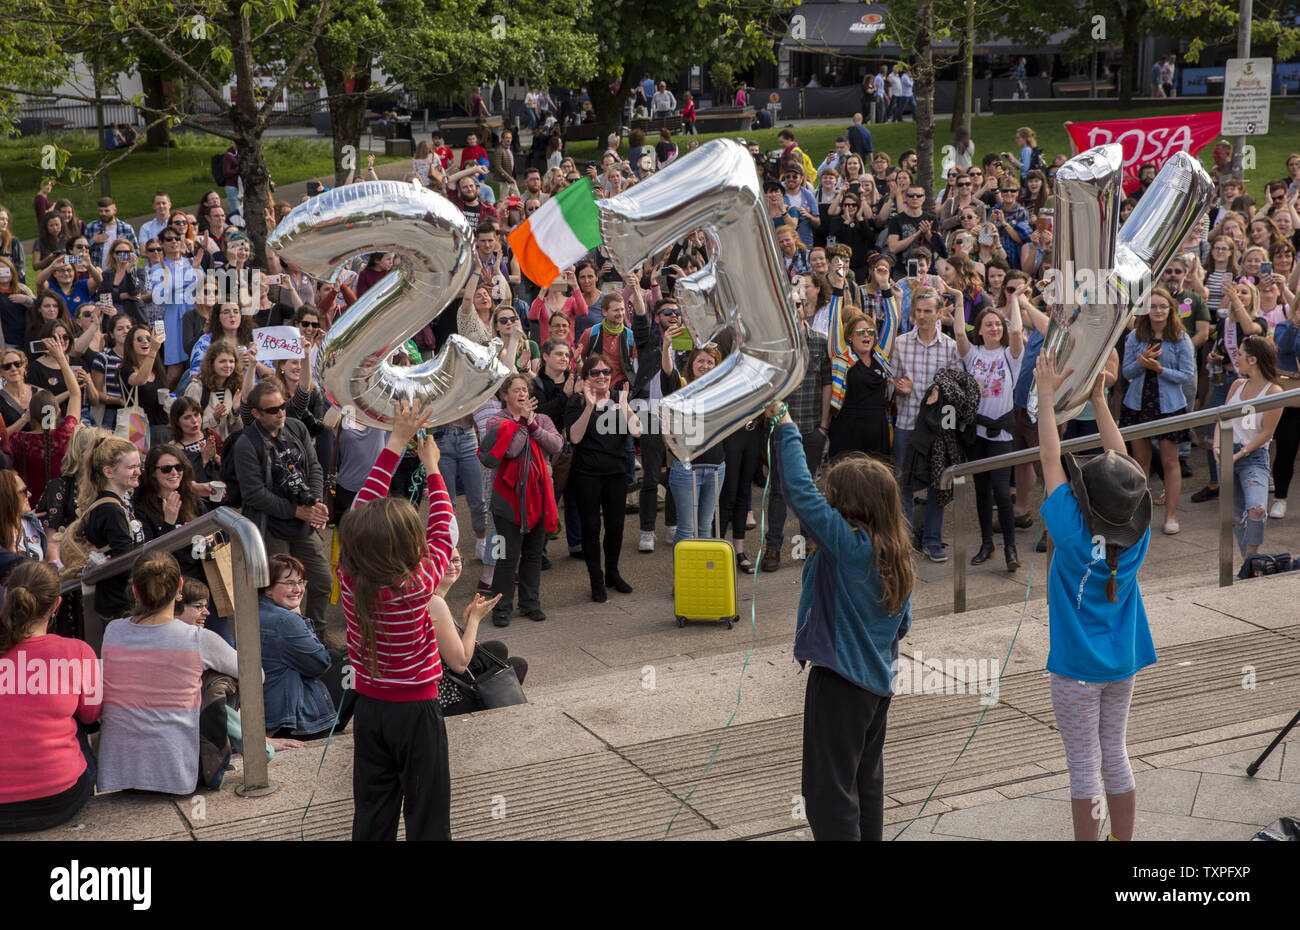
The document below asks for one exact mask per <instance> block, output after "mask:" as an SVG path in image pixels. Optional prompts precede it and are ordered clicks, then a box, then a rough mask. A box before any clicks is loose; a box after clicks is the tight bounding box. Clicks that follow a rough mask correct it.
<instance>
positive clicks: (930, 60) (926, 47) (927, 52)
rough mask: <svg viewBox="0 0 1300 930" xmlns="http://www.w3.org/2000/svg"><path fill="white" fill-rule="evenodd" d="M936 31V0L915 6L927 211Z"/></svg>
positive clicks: (919, 138) (920, 154)
mask: <svg viewBox="0 0 1300 930" xmlns="http://www.w3.org/2000/svg"><path fill="white" fill-rule="evenodd" d="M933 32H934V3H933V0H919V2H918V3H917V5H916V49H915V53H916V85H915V88H914V90H915V92H916V160H917V166H916V169H917V175H918V177H917V179H916V183H918V184H920V185H921V186H922V187H923V188H925V201H926V203H925V209H926V210H928V211H932V210H933V209H934V55H933V51H932V48H931V44H930V35H931V34H932V33H933Z"/></svg>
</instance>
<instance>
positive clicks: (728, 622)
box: [727, 617, 733, 629]
mask: <svg viewBox="0 0 1300 930" xmlns="http://www.w3.org/2000/svg"><path fill="white" fill-rule="evenodd" d="M732 622H733V618H732V617H728V618H727V629H731V624H732Z"/></svg>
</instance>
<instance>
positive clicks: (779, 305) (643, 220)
mask: <svg viewBox="0 0 1300 930" xmlns="http://www.w3.org/2000/svg"><path fill="white" fill-rule="evenodd" d="M597 206H598V208H599V211H600V230H601V234H602V238H603V240H604V243H605V248H606V249H607V250H608V251H609V253H610V255H611V257H612V259H613V261H614V265H615V267H616V268H618V270H619V272H620V273H622V274H623V275H624V277H627V276H628V272H629V271H630V270H631V269H632V268H634V267H636V266H637V265H639V264H640V263H642V262H643V261H645V260H646V259H648V258H650V257H651V256H652V255H655V254H656V253H658V252H660V251H662V250H663V249H665V248H667V247H668V246H670V245H672V243H674V242H675V241H677V240H678V239H681V238H682V237H683V236H685V235H686V234H687V233H689V232H691V231H692V230H695V229H704V230H705V234H706V236H707V238H708V242H709V245H708V254H709V263H708V264H707V265H706V266H705V267H704V268H703V269H701V270H700V271H698V272H696V273H695V274H693V275H690V276H689V277H686V278H682V279H680V280H679V281H678V282H677V285H676V288H675V290H674V292H673V294H674V296H675V297H676V298H677V300H678V302H679V304H680V306H681V309H682V316H683V318H684V320H685V322H686V326H687V328H688V329H689V330H690V332H691V336H692V338H693V339H694V340H695V343H696V345H704V344H705V343H707V342H708V341H709V339H710V338H711V337H712V336H714V335H716V334H717V333H718V331H719V330H721V329H722V328H724V327H727V326H730V327H731V328H732V329H733V330H734V332H735V337H736V338H735V348H734V350H733V351H732V353H731V354H730V355H729V356H728V357H727V358H725V359H723V360H722V364H720V365H718V366H717V367H716V368H714V369H713V370H712V371H710V372H709V373H708V374H706V375H704V376H703V377H701V378H699V379H697V380H695V381H693V382H691V383H690V384H688V385H686V386H685V387H684V388H682V389H681V390H678V391H676V392H674V393H673V394H670V395H669V396H667V397H665V398H664V399H663V401H662V402H661V404H660V407H659V424H658V425H659V429H660V431H661V433H662V434H663V437H664V442H665V443H666V444H667V446H668V448H669V449H671V450H672V452H673V454H674V455H676V456H677V457H678V458H679V459H682V460H683V461H686V462H689V461H690V460H691V458H693V457H694V456H696V455H698V454H699V453H700V452H702V451H704V450H705V449H708V448H709V447H710V446H712V445H714V444H715V443H717V442H719V441H721V440H722V438H723V437H724V436H726V435H727V434H729V433H731V432H733V431H734V430H736V429H737V428H739V427H740V426H743V425H744V424H745V422H746V421H748V420H750V419H752V418H753V417H754V416H755V415H757V414H758V413H760V412H761V411H762V410H763V408H764V407H765V406H767V405H768V404H770V403H772V402H773V401H775V400H779V399H780V398H781V397H784V396H785V395H786V394H788V393H790V392H791V391H792V390H794V388H795V387H796V386H797V385H798V384H799V382H800V381H801V380H802V379H803V375H804V368H805V366H806V364H807V343H806V340H805V338H804V334H803V328H802V327H801V326H800V325H799V322H798V317H797V316H796V314H795V308H794V302H793V297H792V294H791V286H790V279H789V277H788V276H787V275H786V272H785V265H784V263H783V262H782V261H781V258H780V255H779V253H778V252H777V248H776V242H775V238H774V236H773V234H772V222H771V220H770V219H768V216H767V210H766V208H765V206H764V202H763V190H762V184H761V183H760V181H759V178H758V173H757V172H756V171H755V169H754V160H753V158H752V157H751V156H750V154H749V153H748V152H747V151H746V150H745V148H744V147H742V146H740V145H738V144H737V143H735V142H733V141H731V140H730V139H715V140H714V141H712V142H709V143H706V144H705V145H702V146H700V147H699V148H698V149H696V150H695V151H694V152H692V153H690V154H689V155H686V156H684V157H681V158H678V159H677V160H676V161H674V162H673V163H672V164H671V165H669V166H668V167H667V168H665V169H664V170H662V171H660V172H658V173H657V174H655V175H653V176H651V177H650V179H649V180H646V181H643V182H641V183H640V184H637V185H636V186H635V187H633V188H632V189H631V190H630V191H628V192H626V193H623V194H620V195H619V196H617V197H613V198H609V199H607V200H600V201H597ZM657 363H658V360H657V359H642V360H641V364H643V365H652V364H657Z"/></svg>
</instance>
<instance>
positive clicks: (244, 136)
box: [229, 0, 271, 269]
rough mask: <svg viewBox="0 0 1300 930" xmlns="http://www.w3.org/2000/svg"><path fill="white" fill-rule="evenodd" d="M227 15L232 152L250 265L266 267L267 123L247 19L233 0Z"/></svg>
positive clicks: (268, 181)
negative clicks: (233, 96)
mask: <svg viewBox="0 0 1300 930" xmlns="http://www.w3.org/2000/svg"><path fill="white" fill-rule="evenodd" d="M230 13H231V15H230V18H229V30H230V31H229V35H230V37H231V43H230V44H231V50H232V52H233V54H234V71H235V93H236V100H235V104H234V106H232V107H231V108H230V122H231V126H232V128H233V129H234V132H235V153H236V158H237V160H238V164H239V177H240V179H241V180H243V182H244V203H243V210H242V214H243V217H244V231H245V232H247V233H248V238H249V239H251V240H252V246H253V247H252V254H251V264H253V265H256V266H257V267H258V268H262V269H265V268H266V236H267V232H268V230H267V228H266V209H267V207H268V206H269V205H270V200H269V197H268V195H269V194H270V180H271V176H270V172H268V171H267V169H266V153H265V152H264V151H263V150H262V133H264V132H265V131H266V125H265V123H264V122H263V121H262V120H261V118H260V117H259V115H258V109H259V104H260V100H259V99H258V97H259V95H258V93H257V81H256V78H255V77H254V73H253V48H252V41H251V37H250V35H249V26H248V20H247V19H244V18H243V17H242V15H241V13H242V8H241V7H240V6H238V5H236V4H235V3H234V2H233V0H232V5H231V7H230Z"/></svg>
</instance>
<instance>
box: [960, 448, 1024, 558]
mask: <svg viewBox="0 0 1300 930" xmlns="http://www.w3.org/2000/svg"><path fill="white" fill-rule="evenodd" d="M1012 445H1013V441H1012V440H1010V439H1008V440H1005V441H1003V442H994V441H993V440H991V439H984V438H983V437H978V438H976V440H975V445H974V447H973V448H972V449H971V455H970V457H971V459H972V460H975V459H986V458H990V457H991V456H994V455H1002V454H1003V453H1005V452H1010V451H1012ZM994 500H996V501H997V502H998V519H999V520H1001V521H1002V545H1003V546H1006V547H1009V548H1012V549H1014V548H1015V545H1016V519H1015V515H1014V514H1013V513H1012V512H1011V469H1010V468H996V469H994V470H993V471H986V472H981V473H980V474H978V475H976V476H975V512H976V513H977V514H979V518H980V540H981V542H984V543H992V542H993V501H994Z"/></svg>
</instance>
